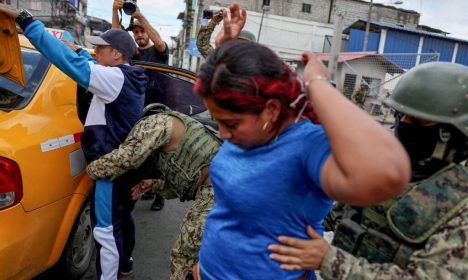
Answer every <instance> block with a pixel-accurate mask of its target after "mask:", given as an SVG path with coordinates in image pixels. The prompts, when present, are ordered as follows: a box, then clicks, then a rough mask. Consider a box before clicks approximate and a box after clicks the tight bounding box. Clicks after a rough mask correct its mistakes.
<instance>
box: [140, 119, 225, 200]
mask: <svg viewBox="0 0 468 280" xmlns="http://www.w3.org/2000/svg"><path fill="white" fill-rule="evenodd" d="M154 113H164V114H167V115H170V116H173V117H176V118H178V119H180V120H181V121H182V122H183V123H184V126H185V133H184V136H183V137H182V139H181V141H180V143H179V146H178V147H177V149H176V150H175V151H169V152H163V151H155V152H153V154H152V155H151V156H150V158H149V160H150V161H151V162H150V164H147V165H146V166H150V167H152V168H157V169H158V170H157V172H154V173H153V174H155V173H159V174H160V177H161V179H163V180H164V181H165V187H164V190H161V194H162V195H163V196H164V197H165V198H167V199H170V198H175V197H179V198H180V200H181V201H185V200H193V199H195V195H196V193H197V189H198V187H199V185H197V184H200V183H202V182H199V180H200V177H201V170H202V168H203V167H205V166H208V165H210V163H211V160H212V159H213V158H214V156H215V155H216V153H217V152H218V150H219V147H220V140H219V139H218V138H217V137H216V136H215V135H214V134H213V133H212V132H211V131H209V130H208V129H207V128H206V127H205V126H204V125H203V124H201V123H199V122H197V121H195V120H194V119H192V118H191V117H189V116H186V115H184V114H181V113H179V112H175V111H171V110H168V111H162V112H161V111H157V110H155V111H154V112H150V113H149V114H148V113H146V115H150V114H154Z"/></svg>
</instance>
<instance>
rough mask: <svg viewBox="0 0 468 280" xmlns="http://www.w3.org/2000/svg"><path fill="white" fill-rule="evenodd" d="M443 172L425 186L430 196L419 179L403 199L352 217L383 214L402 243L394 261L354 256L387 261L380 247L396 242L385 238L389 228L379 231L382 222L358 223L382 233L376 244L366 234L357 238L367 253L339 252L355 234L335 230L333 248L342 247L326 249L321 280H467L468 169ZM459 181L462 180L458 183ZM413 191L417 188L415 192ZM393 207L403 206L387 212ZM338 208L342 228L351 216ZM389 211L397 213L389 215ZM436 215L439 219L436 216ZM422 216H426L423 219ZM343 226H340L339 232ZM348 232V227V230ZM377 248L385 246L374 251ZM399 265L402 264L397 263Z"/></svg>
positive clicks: (457, 167) (345, 210) (460, 168)
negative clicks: (402, 256) (409, 247)
mask: <svg viewBox="0 0 468 280" xmlns="http://www.w3.org/2000/svg"><path fill="white" fill-rule="evenodd" d="M444 172H445V173H440V174H439V175H438V177H434V176H436V175H434V176H433V177H434V178H433V179H432V180H431V181H430V182H431V184H432V185H431V186H430V187H431V191H430V192H427V187H428V185H426V186H424V185H423V183H424V182H425V180H423V181H421V182H420V183H418V184H415V185H414V186H412V187H410V188H409V191H408V192H407V193H406V194H405V195H403V196H402V197H400V198H397V199H396V200H397V201H398V202H397V203H399V204H395V203H388V202H384V203H383V204H381V205H379V206H373V207H367V208H362V209H361V210H362V212H360V211H359V210H358V212H355V213H365V211H367V209H368V208H371V209H372V208H373V209H374V210H376V209H377V211H378V209H385V214H386V217H387V219H386V220H387V221H389V223H390V228H392V231H394V232H396V233H397V236H399V237H401V239H400V240H402V241H401V242H403V243H402V245H400V247H399V248H398V251H396V255H395V256H390V257H391V258H393V261H391V262H389V261H383V262H382V261H371V260H370V259H368V258H364V257H357V256H359V255H361V254H362V255H369V256H370V257H371V259H372V258H374V259H375V258H377V259H378V258H379V257H384V258H385V257H388V256H385V255H382V254H385V253H384V252H386V251H387V252H388V248H386V247H385V244H391V243H392V242H393V243H395V241H397V242H398V239H394V240H392V239H391V238H390V239H389V237H390V236H391V235H390V234H389V233H388V232H385V230H388V229H389V227H388V226H385V227H381V226H382V225H383V223H382V224H379V219H374V222H371V223H368V222H369V221H365V220H362V223H364V224H365V223H368V224H367V227H368V228H369V227H370V228H371V229H376V230H377V233H378V232H383V235H380V238H377V239H369V238H368V236H367V235H364V236H363V237H361V238H360V239H361V240H362V241H360V242H361V244H363V242H365V241H367V242H368V245H370V246H368V247H367V250H370V251H366V248H364V249H363V248H362V247H359V248H358V249H357V250H356V248H355V249H353V250H351V251H350V250H349V249H347V250H343V249H340V248H339V247H341V248H350V247H349V245H350V244H352V242H351V239H352V238H351V239H350V236H352V233H355V232H356V231H355V229H356V228H352V229H353V230H351V231H350V232H349V233H351V234H345V235H343V234H340V233H343V232H344V231H341V230H340V225H339V226H338V227H337V229H336V231H335V239H334V240H333V244H334V243H335V242H336V239H338V240H340V241H341V242H340V244H337V245H336V246H330V248H329V251H328V252H327V255H326V256H325V258H324V260H323V261H322V264H321V267H320V274H321V276H322V277H323V278H324V279H395V280H396V279H398V280H400V279H468V250H467V248H468V204H467V202H468V195H467V194H468V182H467V180H466V174H467V172H468V170H467V169H466V168H464V167H461V166H456V167H454V168H448V169H447V170H446V171H444ZM442 175H443V176H442ZM461 178H464V179H463V180H461ZM418 186H421V187H420V188H418ZM451 186H453V187H452V188H451ZM449 189H451V190H450V191H449ZM426 192H427V193H426ZM427 198H431V200H427ZM439 200H440V203H439ZM434 201H437V204H440V205H437V204H436V203H435V202H434ZM392 205H400V206H401V205H403V207H401V208H399V209H396V208H392ZM455 205H457V206H455ZM447 206H449V207H447ZM338 209H339V210H341V211H344V212H343V217H346V218H345V219H343V220H341V223H344V221H345V220H346V219H348V220H347V222H349V220H350V219H349V218H348V217H352V216H354V215H355V214H350V213H351V212H352V211H350V210H351V208H350V207H344V208H343V207H341V208H338ZM394 209H396V210H395V211H392V210H394ZM440 212H442V214H439V213H440ZM366 213H367V215H368V216H369V217H371V216H373V217H378V216H376V213H377V212H376V211H372V212H369V211H368V212H366ZM362 215H364V214H362ZM436 216H437V217H436ZM354 217H356V216H354ZM422 217H428V219H425V218H422ZM433 217H435V218H433ZM329 221H332V220H329ZM375 221H377V223H376V222H375ZM380 221H382V220H380ZM351 223H352V222H351ZM348 225H352V224H348ZM346 227H347V226H345V227H343V226H341V228H346ZM379 227H380V228H379ZM348 229H351V228H350V227H348ZM387 234H388V235H387ZM340 235H341V236H340ZM337 237H338V238H337ZM369 240H370V241H369ZM343 242H344V243H343ZM346 242H348V244H346ZM349 242H351V243H349ZM379 242H380V243H379ZM405 242H406V244H407V245H410V243H411V242H413V243H414V244H415V246H414V248H413V250H411V251H410V254H409V255H407V257H408V258H407V259H406V260H404V261H402V260H401V259H399V258H397V256H400V253H401V252H402V250H401V248H405V246H404V244H405ZM396 245H397V246H398V244H396ZM419 245H421V246H419ZM361 246H362V245H361ZM380 246H384V247H382V249H378V248H380ZM402 246H403V247H402ZM390 251H391V250H390ZM349 252H352V253H349ZM395 258H396V259H395ZM399 261H401V263H400V264H397V262H399Z"/></svg>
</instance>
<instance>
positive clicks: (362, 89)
mask: <svg viewBox="0 0 468 280" xmlns="http://www.w3.org/2000/svg"><path fill="white" fill-rule="evenodd" d="M368 92H369V87H368V86H367V85H365V84H361V85H360V86H359V89H358V90H356V91H355V92H354V93H353V94H352V95H351V100H352V101H353V103H354V104H356V105H358V106H359V107H361V108H363V107H364V103H365V102H366V97H367V94H368Z"/></svg>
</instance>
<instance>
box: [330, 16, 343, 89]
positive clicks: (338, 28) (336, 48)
mask: <svg viewBox="0 0 468 280" xmlns="http://www.w3.org/2000/svg"><path fill="white" fill-rule="evenodd" d="M335 19H336V21H335V29H334V30H333V40H332V45H331V50H330V58H329V60H328V73H330V78H331V80H332V81H335V76H336V75H335V74H336V69H337V66H338V56H339V55H340V50H341V34H342V33H343V15H342V14H338V15H337V16H336V18H335Z"/></svg>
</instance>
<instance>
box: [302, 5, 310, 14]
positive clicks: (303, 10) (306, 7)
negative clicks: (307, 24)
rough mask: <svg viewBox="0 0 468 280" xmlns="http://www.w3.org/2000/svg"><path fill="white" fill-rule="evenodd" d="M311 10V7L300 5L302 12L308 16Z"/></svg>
mask: <svg viewBox="0 0 468 280" xmlns="http://www.w3.org/2000/svg"><path fill="white" fill-rule="evenodd" d="M311 9H312V5H310V4H306V3H302V12H303V13H309V14H310V11H311Z"/></svg>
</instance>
